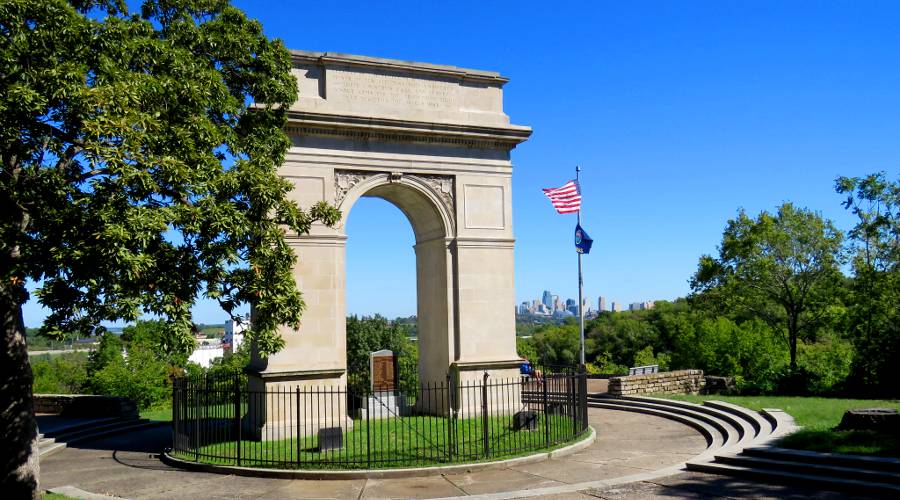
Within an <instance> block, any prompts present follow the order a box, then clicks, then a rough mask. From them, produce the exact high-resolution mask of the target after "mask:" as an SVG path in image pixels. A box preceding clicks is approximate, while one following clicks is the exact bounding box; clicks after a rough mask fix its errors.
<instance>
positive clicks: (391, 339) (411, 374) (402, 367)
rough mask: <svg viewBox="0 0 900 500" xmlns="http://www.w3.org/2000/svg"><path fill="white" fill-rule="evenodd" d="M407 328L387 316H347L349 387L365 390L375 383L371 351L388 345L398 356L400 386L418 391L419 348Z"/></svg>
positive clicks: (407, 389) (410, 390)
mask: <svg viewBox="0 0 900 500" xmlns="http://www.w3.org/2000/svg"><path fill="white" fill-rule="evenodd" d="M407 336H408V334H407V332H406V329H405V328H403V327H401V325H399V324H398V323H396V322H393V323H392V322H388V320H387V319H386V318H384V317H383V316H379V315H375V316H372V317H367V316H363V317H362V318H360V317H357V316H349V317H347V387H348V388H349V389H350V390H351V391H353V392H356V393H359V394H364V393H366V392H368V391H369V389H370V387H371V382H372V381H371V379H370V376H369V375H370V374H369V372H370V370H371V367H370V366H369V355H370V354H371V353H373V352H375V351H379V350H381V349H388V350H390V351H393V352H394V355H395V356H397V365H398V367H397V368H398V372H399V373H397V378H398V381H399V383H400V389H401V390H403V391H406V392H409V393H412V392H414V391H415V390H416V389H417V388H418V385H419V374H418V368H419V367H418V361H419V357H418V351H417V350H416V347H415V345H413V343H412V342H410V340H409V338H407Z"/></svg>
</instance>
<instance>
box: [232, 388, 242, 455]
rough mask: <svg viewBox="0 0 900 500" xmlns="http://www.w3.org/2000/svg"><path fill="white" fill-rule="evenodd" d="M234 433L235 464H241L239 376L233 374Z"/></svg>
mask: <svg viewBox="0 0 900 500" xmlns="http://www.w3.org/2000/svg"><path fill="white" fill-rule="evenodd" d="M234 435H235V437H236V438H237V440H236V445H237V464H238V467H240V465H241V438H242V436H241V377H239V376H237V375H235V376H234Z"/></svg>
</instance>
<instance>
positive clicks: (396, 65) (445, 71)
mask: <svg viewBox="0 0 900 500" xmlns="http://www.w3.org/2000/svg"><path fill="white" fill-rule="evenodd" d="M291 60H292V61H294V62H295V63H307V64H308V63H313V64H318V65H321V66H325V67H328V66H353V67H367V68H373V69H379V70H391V71H398V72H402V73H418V74H426V75H435V76H442V77H445V78H451V79H455V80H464V81H475V82H482V83H493V84H495V85H500V86H502V85H503V84H505V83H506V82H508V81H509V79H508V78H506V77H504V76H501V75H500V73H496V72H494V71H483V70H478V69H468V68H459V67H456V66H445V65H441V64H429V63H421V62H411V61H400V60H396V59H384V58H380V57H368V56H357V55H351V54H339V53H335V52H311V51H306V50H291Z"/></svg>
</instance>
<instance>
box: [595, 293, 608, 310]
mask: <svg viewBox="0 0 900 500" xmlns="http://www.w3.org/2000/svg"><path fill="white" fill-rule="evenodd" d="M597 310H598V311H600V312H603V311H605V310H606V297H604V296H602V295H601V296H600V298H599V299H597Z"/></svg>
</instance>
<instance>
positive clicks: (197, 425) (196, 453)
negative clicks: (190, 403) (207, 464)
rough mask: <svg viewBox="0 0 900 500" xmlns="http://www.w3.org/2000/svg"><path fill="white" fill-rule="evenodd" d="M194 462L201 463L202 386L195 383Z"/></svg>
mask: <svg viewBox="0 0 900 500" xmlns="http://www.w3.org/2000/svg"><path fill="white" fill-rule="evenodd" d="M191 385H192V386H193V389H194V391H193V393H194V431H195V432H194V460H195V461H198V462H199V461H200V389H199V388H198V386H199V385H200V384H197V383H194V384H191Z"/></svg>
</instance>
